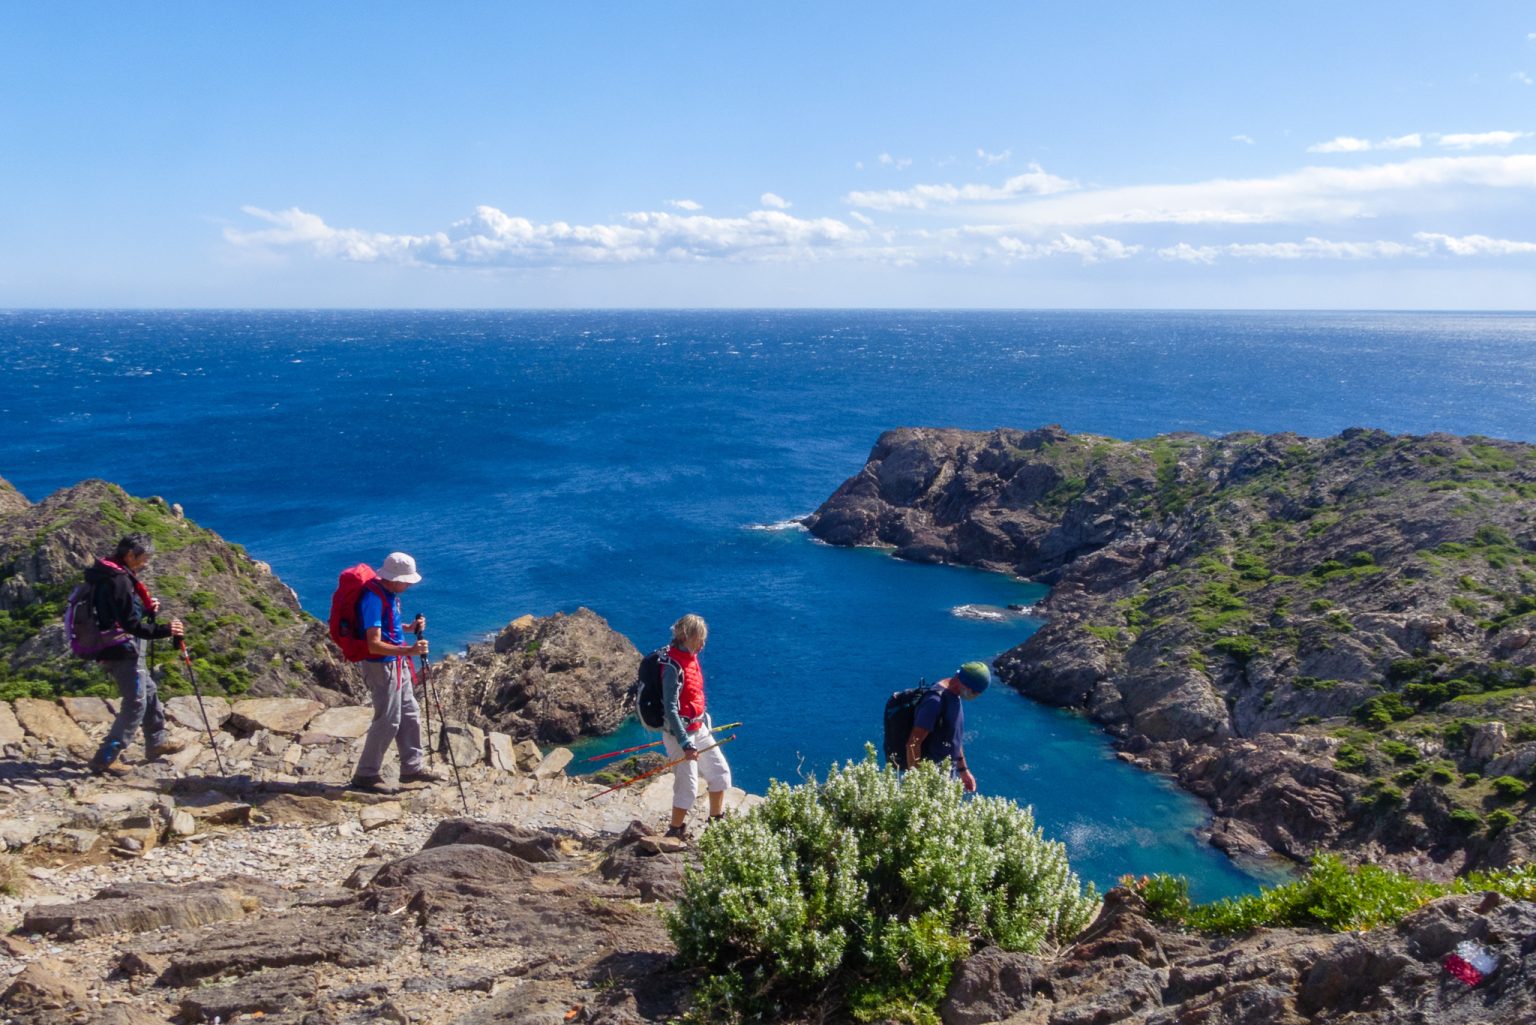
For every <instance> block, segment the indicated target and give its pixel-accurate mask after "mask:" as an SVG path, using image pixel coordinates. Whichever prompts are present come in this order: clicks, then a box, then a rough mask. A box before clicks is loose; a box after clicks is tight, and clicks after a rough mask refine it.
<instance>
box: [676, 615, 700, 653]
mask: <svg viewBox="0 0 1536 1025" xmlns="http://www.w3.org/2000/svg"><path fill="white" fill-rule="evenodd" d="M708 637H709V624H708V623H706V622H704V617H703V616H699V615H695V614H694V613H692V612H690V613H688V614H687V615H686V616H684V617H683V618H682V619H679V620H678V621H677V622H676V623H673V624H672V643H673V644H674V645H675V646H677V647H679V648H686V649H688V650H692V651H698V650H699V649H700V648H702V647H704V641H705V640H706V639H707V638H708Z"/></svg>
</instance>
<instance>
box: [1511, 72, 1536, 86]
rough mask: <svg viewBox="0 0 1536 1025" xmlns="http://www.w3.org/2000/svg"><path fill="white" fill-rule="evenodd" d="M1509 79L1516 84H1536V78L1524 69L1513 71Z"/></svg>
mask: <svg viewBox="0 0 1536 1025" xmlns="http://www.w3.org/2000/svg"><path fill="white" fill-rule="evenodd" d="M1509 80H1510V81H1511V82H1513V83H1515V84H1516V85H1536V78H1532V77H1531V76H1530V75H1527V74H1526V73H1525V72H1523V71H1515V72H1511V73H1510V76H1509Z"/></svg>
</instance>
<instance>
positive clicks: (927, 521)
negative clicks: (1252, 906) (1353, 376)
mask: <svg viewBox="0 0 1536 1025" xmlns="http://www.w3.org/2000/svg"><path fill="white" fill-rule="evenodd" d="M807 526H808V527H809V528H810V530H811V531H812V533H813V534H815V535H816V536H817V537H819V538H821V539H822V540H824V541H827V542H830V543H833V544H842V545H875V546H883V547H887V548H890V549H891V550H892V551H893V552H894V554H896V555H897V556H899V557H902V558H907V559H913V560H916V561H923V562H947V563H956V564H963V565H970V566H977V567H981V568H985V569H990V570H996V571H1001V572H1009V573H1016V574H1018V575H1020V576H1023V577H1027V578H1030V579H1034V580H1038V581H1041V582H1043V583H1047V584H1049V585H1051V587H1052V591H1051V594H1050V596H1049V597H1048V598H1047V599H1046V601H1045V602H1044V604H1043V607H1042V610H1041V611H1042V614H1043V616H1044V618H1045V624H1044V625H1043V626H1042V628H1041V629H1040V630H1039V632H1038V633H1036V634H1035V635H1033V636H1032V637H1031V638H1029V640H1028V641H1026V642H1025V643H1024V644H1021V645H1019V646H1018V647H1016V648H1014V649H1012V650H1011V651H1008V652H1006V653H1005V654H1004V655H1002V656H1001V657H1000V658H999V659H998V660H997V668H998V670H999V672H1000V674H1001V675H1002V677H1003V678H1004V679H1005V680H1007V681H1008V682H1009V683H1011V684H1013V685H1014V686H1015V687H1017V688H1019V689H1020V690H1021V691H1023V692H1024V693H1026V694H1028V695H1029V696H1031V697H1033V698H1035V699H1037V700H1040V701H1043V702H1046V703H1048V704H1052V705H1058V706H1063V707H1069V708H1077V709H1081V710H1083V711H1084V712H1086V713H1087V714H1088V715H1090V716H1092V717H1093V718H1094V719H1095V720H1096V721H1098V722H1099V723H1101V724H1102V725H1103V726H1104V727H1105V728H1106V729H1107V730H1108V731H1109V732H1110V733H1111V734H1113V736H1114V737H1115V738H1116V741H1117V744H1118V745H1119V746H1120V748H1121V750H1122V757H1125V758H1128V759H1134V760H1135V761H1137V762H1138V763H1139V764H1142V765H1144V766H1146V767H1148V768H1153V769H1156V770H1159V771H1162V772H1166V773H1169V774H1171V775H1173V776H1174V777H1176V778H1177V779H1178V780H1179V781H1180V782H1181V783H1182V784H1183V785H1185V786H1186V787H1188V788H1189V789H1190V790H1192V791H1193V792H1195V793H1197V794H1199V795H1200V796H1202V797H1204V798H1205V799H1206V800H1208V801H1209V802H1210V804H1211V806H1212V808H1213V809H1214V811H1215V813H1216V819H1215V822H1214V825H1213V834H1212V840H1213V842H1215V843H1217V844H1218V845H1219V846H1222V847H1224V848H1225V849H1227V850H1229V851H1232V852H1234V853H1252V854H1262V853H1265V852H1268V851H1276V852H1279V853H1281V854H1283V855H1286V856H1288V857H1292V858H1297V859H1304V858H1306V857H1308V856H1309V855H1311V854H1313V853H1316V852H1319V851H1326V850H1334V851H1341V852H1347V853H1349V854H1351V855H1352V856H1354V857H1356V858H1361V859H1374V860H1380V861H1384V862H1387V863H1393V864H1398V865H1404V866H1413V867H1415V868H1416V869H1417V870H1419V871H1421V872H1424V873H1427V874H1431V875H1447V874H1450V873H1453V872H1456V871H1461V870H1464V869H1467V868H1470V867H1476V866H1497V865H1505V864H1510V863H1513V862H1515V861H1519V860H1523V859H1526V858H1528V857H1529V856H1530V852H1531V850H1532V848H1533V847H1536V811H1533V800H1532V795H1531V794H1529V793H1528V788H1529V787H1530V785H1531V783H1532V781H1533V779H1536V688H1533V686H1532V684H1533V682H1536V645H1533V644H1532V635H1533V632H1536V447H1533V446H1531V445H1527V444H1522V443H1516V442H1509V441H1499V440H1494V439H1489V438H1480V437H1465V438H1464V437H1453V436H1449V435H1438V434H1437V435H1427V436H1422V437H1414V436H1393V435H1389V434H1386V433H1383V432H1381V431H1373V430H1358V429H1357V430H1349V431H1345V432H1344V433H1342V434H1340V435H1338V436H1336V437H1331V438H1303V437H1299V436H1296V435H1292V434H1278V435H1260V434H1251V433H1240V434H1232V435H1227V436H1224V437H1220V438H1209V437H1204V436H1199V435H1190V434H1178V435H1164V436H1159V437H1156V438H1150V439H1143V440H1137V441H1119V440H1115V439H1112V438H1106V437H1098V436H1092V435H1073V434H1069V433H1067V432H1066V431H1063V430H1061V429H1060V428H1057V427H1045V428H1040V429H1037V430H1031V431H1023V430H996V431H991V432H966V431H958V430H942V429H921V428H910V429H901V430H894V431H890V432H887V433H886V434H884V435H882V436H881V438H880V439H879V441H878V442H877V444H876V445H875V448H874V450H873V451H872V452H871V454H870V457H869V460H868V462H867V464H866V465H865V467H864V468H863V469H862V470H861V471H860V472H859V473H858V474H857V475H856V476H854V477H852V478H850V479H849V480H848V481H847V482H845V483H844V484H843V485H842V487H840V488H839V489H838V490H837V492H836V493H835V494H834V495H833V496H832V497H831V498H830V499H828V501H827V502H826V503H825V504H824V505H823V506H822V507H821V508H820V509H818V510H817V511H816V512H815V513H814V514H813V515H812V516H811V517H809V519H808V520H807Z"/></svg>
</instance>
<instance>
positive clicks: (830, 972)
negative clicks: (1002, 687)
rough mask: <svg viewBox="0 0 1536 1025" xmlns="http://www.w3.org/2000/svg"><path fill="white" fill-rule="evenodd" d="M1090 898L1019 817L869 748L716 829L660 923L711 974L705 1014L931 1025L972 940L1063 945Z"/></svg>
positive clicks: (1005, 805) (703, 993) (779, 787)
mask: <svg viewBox="0 0 1536 1025" xmlns="http://www.w3.org/2000/svg"><path fill="white" fill-rule="evenodd" d="M1098 904H1099V902H1098V896H1097V894H1096V893H1095V892H1094V890H1093V887H1092V885H1091V884H1090V885H1089V886H1088V887H1087V889H1086V891H1085V890H1084V888H1083V886H1082V885H1081V884H1080V883H1079V882H1078V878H1077V876H1076V875H1075V874H1074V873H1073V872H1072V870H1071V867H1070V866H1069V865H1068V864H1067V857H1066V849H1065V848H1064V847H1063V845H1062V844H1060V843H1058V842H1055V841H1050V840H1046V839H1045V838H1044V837H1043V836H1042V834H1041V832H1040V830H1039V829H1038V828H1037V827H1036V826H1035V822H1034V817H1033V815H1032V814H1031V812H1030V810H1029V809H1028V808H1020V807H1019V806H1018V805H1016V804H1014V803H1013V802H1012V801H1008V800H1004V799H1002V798H995V797H983V798H975V799H971V800H967V799H965V798H964V794H963V792H962V790H961V787H960V784H959V783H958V782H957V781H955V780H952V779H950V778H949V776H948V774H947V773H946V772H945V771H944V770H943V769H942V768H940V767H939V766H937V765H933V764H930V763H923V764H922V765H919V766H918V767H917V768H915V769H912V770H910V771H908V772H906V773H897V772H896V771H895V770H894V769H891V768H888V767H887V768H881V767H880V766H879V764H878V763H877V762H876V760H875V756H874V750H873V748H870V749H868V752H867V754H866V756H865V759H864V761H862V762H859V763H852V762H850V763H848V764H847V765H845V766H844V767H842V768H841V769H838V768H833V769H832V771H831V772H830V773H829V774H828V775H827V778H826V781H825V782H822V783H817V782H816V780H815V779H814V778H812V779H811V780H809V781H807V782H806V783H804V784H802V785H799V786H788V785H786V784H784V783H778V782H776V783H774V784H773V785H772V786H771V787H770V788H769V790H768V797H767V800H766V801H765V802H764V803H763V804H762V805H760V806H759V807H757V808H755V809H753V810H752V811H751V812H750V813H748V814H746V815H743V816H740V817H737V818H734V819H728V820H726V821H725V822H722V823H718V824H716V825H714V826H711V827H710V828H709V829H708V830H707V831H706V832H705V833H704V835H703V836H702V838H701V839H700V841H699V865H698V867H697V868H695V869H693V870H691V871H690V872H689V874H688V876H687V879H686V880H685V883H684V892H683V897H682V899H681V900H680V901H679V902H678V905H677V907H676V909H675V910H674V911H672V912H671V913H670V914H669V916H668V920H667V925H668V928H669V929H670V931H671V933H672V938H673V940H674V941H675V942H676V943H677V948H678V955H679V959H680V960H681V961H682V963H684V964H686V965H691V966H696V967H699V968H702V969H706V970H708V971H709V972H710V973H711V978H710V980H709V981H708V982H707V983H706V984H705V985H704V986H702V987H701V988H700V990H699V992H698V994H697V997H698V1000H699V1011H698V1013H699V1014H700V1015H701V1016H702V1017H703V1020H709V1021H726V1020H741V1019H743V1018H754V1017H761V1016H763V1015H765V1014H772V1013H776V1012H779V1011H781V1010H789V1009H793V1008H795V1007H799V1006H804V1005H807V1004H810V1003H813V1002H814V1003H817V1004H820V1005H822V1006H823V1007H834V1006H842V1005H846V1006H847V1007H848V1008H849V1009H850V1010H851V1011H852V1012H853V1014H854V1015H855V1016H856V1017H858V1018H860V1019H863V1020H869V1019H873V1018H897V1019H899V1020H906V1021H914V1022H927V1021H934V1020H936V1018H935V1016H934V1013H933V1008H934V1007H935V1006H936V1005H937V1004H938V1002H939V1001H940V1000H941V999H942V998H943V995H944V990H945V988H946V987H947V985H948V983H949V976H950V972H951V970H952V969H953V967H954V964H955V963H956V962H957V961H958V960H959V959H961V958H963V957H964V956H966V955H967V954H968V953H969V952H970V951H971V950H972V949H973V947H977V946H983V945H987V944H996V945H998V946H1001V947H1003V948H1005V949H1008V950H1023V951H1033V950H1039V949H1041V948H1042V947H1045V946H1046V945H1048V944H1052V943H1059V942H1063V941H1066V940H1068V939H1070V938H1071V937H1072V936H1074V935H1076V934H1077V933H1078V932H1079V931H1080V930H1081V929H1082V928H1083V927H1084V926H1085V925H1087V924H1088V922H1089V921H1090V920H1091V919H1092V917H1093V915H1094V914H1095V913H1096V912H1097V910H1098Z"/></svg>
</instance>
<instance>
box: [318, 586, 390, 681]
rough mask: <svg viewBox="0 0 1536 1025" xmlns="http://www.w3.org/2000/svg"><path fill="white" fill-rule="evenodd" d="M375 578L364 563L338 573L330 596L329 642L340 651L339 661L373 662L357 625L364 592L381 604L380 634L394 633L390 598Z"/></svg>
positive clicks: (359, 626) (361, 628)
mask: <svg viewBox="0 0 1536 1025" xmlns="http://www.w3.org/2000/svg"><path fill="white" fill-rule="evenodd" d="M378 579H379V578H378V575H377V574H375V573H374V572H373V568H372V567H370V566H369V565H368V564H367V563H365V562H360V563H358V564H357V565H356V566H353V567H351V568H350V569H344V570H342V571H341V577H340V578H339V579H338V580H337V581H336V591H335V593H334V594H332V595H331V618H330V621H329V626H330V629H331V640H333V641H335V642H336V647H338V648H340V649H341V654H342V657H343V658H345V659H346V660H347V661H348V662H362V661H364V660H366V659H370V658H373V657H374V656H373V652H371V651H369V650H368V638H367V632H366V631H365V630H364V629H363V626H362V623H360V622H359V621H358V619H359V617H358V614H357V606H358V603H359V602H361V601H362V600H363V592H364V591H372V592H373V593H375V594H377V595H378V596H379V598H380V599H381V600H382V601H383V602H384V625H383V633H384V634H385V635H386V636H387V635H389V634H391V633H394V630H395V622H394V619H395V603H394V602H393V601H391V600H390V598H391V597H392V596H391V595H390V594H389V593H388V592H387V591H385V590H384V588H383V587H382V586H380V585H379V583H378Z"/></svg>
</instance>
